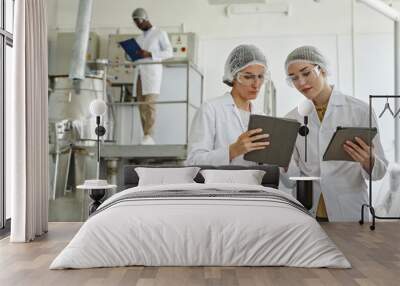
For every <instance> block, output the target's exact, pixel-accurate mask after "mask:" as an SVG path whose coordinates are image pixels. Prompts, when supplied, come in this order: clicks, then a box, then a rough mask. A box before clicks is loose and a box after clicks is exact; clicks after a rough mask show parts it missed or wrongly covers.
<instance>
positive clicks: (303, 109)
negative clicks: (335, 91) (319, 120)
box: [297, 99, 314, 116]
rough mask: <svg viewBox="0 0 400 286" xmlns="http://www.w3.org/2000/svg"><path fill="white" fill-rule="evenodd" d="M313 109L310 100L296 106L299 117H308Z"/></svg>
mask: <svg viewBox="0 0 400 286" xmlns="http://www.w3.org/2000/svg"><path fill="white" fill-rule="evenodd" d="M313 108H314V104H313V103H312V101H311V100H308V99H306V100H304V101H302V102H301V103H300V104H299V105H298V106H297V110H298V112H299V114H300V115H301V116H308V115H309V114H310V113H311V111H312V110H313Z"/></svg>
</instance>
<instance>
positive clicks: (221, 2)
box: [208, 0, 266, 5]
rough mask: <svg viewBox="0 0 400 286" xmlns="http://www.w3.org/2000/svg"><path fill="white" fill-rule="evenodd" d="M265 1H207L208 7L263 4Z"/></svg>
mask: <svg viewBox="0 0 400 286" xmlns="http://www.w3.org/2000/svg"><path fill="white" fill-rule="evenodd" d="M265 1H266V0H208V3H209V4H210V5H226V4H228V5H229V4H249V3H265Z"/></svg>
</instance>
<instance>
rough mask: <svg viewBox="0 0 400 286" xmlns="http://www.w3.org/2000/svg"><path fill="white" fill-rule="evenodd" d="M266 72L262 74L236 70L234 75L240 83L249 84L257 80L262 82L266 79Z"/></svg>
mask: <svg viewBox="0 0 400 286" xmlns="http://www.w3.org/2000/svg"><path fill="white" fill-rule="evenodd" d="M268 78H269V76H268V72H265V73H262V74H252V73H249V72H238V73H237V75H236V79H237V81H238V82H239V83H240V84H243V85H246V86H250V85H252V84H254V83H256V82H257V80H258V81H260V83H261V84H264V83H265V82H266V81H267V80H268Z"/></svg>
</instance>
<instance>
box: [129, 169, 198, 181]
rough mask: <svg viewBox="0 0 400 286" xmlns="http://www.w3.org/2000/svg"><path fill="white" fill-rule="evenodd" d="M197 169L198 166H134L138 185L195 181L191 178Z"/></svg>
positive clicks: (194, 175)
mask: <svg viewBox="0 0 400 286" xmlns="http://www.w3.org/2000/svg"><path fill="white" fill-rule="evenodd" d="M199 170H200V168H198V167H184V168H144V167H137V168H135V171H136V173H137V174H138V176H139V184H138V186H149V185H166V184H187V183H195V181H193V179H194V178H195V177H196V175H197V173H198V172H199Z"/></svg>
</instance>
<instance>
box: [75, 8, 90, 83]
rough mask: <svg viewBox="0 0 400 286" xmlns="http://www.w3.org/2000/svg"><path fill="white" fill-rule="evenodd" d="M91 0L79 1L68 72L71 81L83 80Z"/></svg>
mask: <svg viewBox="0 0 400 286" xmlns="http://www.w3.org/2000/svg"><path fill="white" fill-rule="evenodd" d="M92 4H93V0H80V1H79V8H78V16H77V19H76V27H75V43H74V47H73V50H72V60H71V67H70V72H69V77H70V78H71V79H78V80H82V79H84V78H85V68H86V52H87V47H88V43H89V32H90V20H91V17H92V6H93V5H92Z"/></svg>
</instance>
